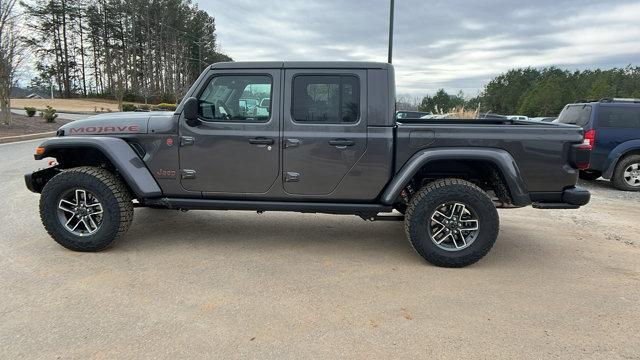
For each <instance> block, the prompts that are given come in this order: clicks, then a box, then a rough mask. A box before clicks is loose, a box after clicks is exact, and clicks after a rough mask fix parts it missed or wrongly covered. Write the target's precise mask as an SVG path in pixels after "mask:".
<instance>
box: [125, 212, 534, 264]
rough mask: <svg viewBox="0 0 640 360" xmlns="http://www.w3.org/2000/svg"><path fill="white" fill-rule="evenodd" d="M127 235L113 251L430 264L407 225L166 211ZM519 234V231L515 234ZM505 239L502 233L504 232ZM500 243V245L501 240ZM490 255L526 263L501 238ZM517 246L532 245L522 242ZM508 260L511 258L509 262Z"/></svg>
mask: <svg viewBox="0 0 640 360" xmlns="http://www.w3.org/2000/svg"><path fill="white" fill-rule="evenodd" d="M134 219H135V220H134V223H133V224H132V226H131V228H130V230H129V232H128V233H127V235H126V236H125V238H124V239H123V240H122V241H121V242H119V243H118V245H117V246H116V247H115V248H114V250H115V251H163V250H164V249H174V248H176V247H182V248H194V247H195V248H197V249H198V251H204V252H211V253H212V254H214V253H220V252H229V251H244V252H247V253H248V254H249V255H251V254H253V255H258V254H259V255H268V254H270V253H271V254H273V253H280V252H282V251H284V250H286V251H290V250H295V251H300V254H301V255H308V254H314V255H319V256H330V257H332V258H336V257H337V258H343V259H346V260H357V261H378V262H379V261H389V262H392V263H397V262H403V263H414V264H422V265H427V263H426V262H425V261H424V260H423V259H422V258H421V257H420V256H419V255H418V254H416V253H415V252H414V250H413V248H412V247H411V245H410V244H409V242H408V240H407V239H406V237H405V233H404V223H403V222H399V221H398V222H396V221H377V222H368V221H363V220H362V219H360V218H358V217H356V216H346V215H345V216H341V215H319V214H296V213H275V212H273V213H265V214H260V215H258V214H256V213H255V212H250V211H244V212H241V211H189V212H187V213H183V212H179V211H167V210H157V209H137V210H136V214H135V217H134ZM516 231H517V230H516ZM503 233H504V232H503ZM500 238H502V239H500ZM500 238H499V239H498V241H497V243H496V245H495V246H494V248H493V249H492V251H491V252H490V253H489V255H488V256H487V257H486V258H485V259H484V260H483V261H481V262H480V263H479V264H476V265H474V266H493V265H496V266H500V264H501V263H504V261H505V260H506V261H508V262H518V258H520V257H524V256H525V254H523V253H522V252H521V251H513V249H514V245H516V247H517V244H512V243H511V240H515V239H505V238H504V236H500ZM518 241H528V240H527V239H522V238H519V239H518ZM507 254H508V256H506V255H507Z"/></svg>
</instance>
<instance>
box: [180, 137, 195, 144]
mask: <svg viewBox="0 0 640 360" xmlns="http://www.w3.org/2000/svg"><path fill="white" fill-rule="evenodd" d="M195 142H196V139H195V138H194V137H193V136H180V146H190V145H193V144H195Z"/></svg>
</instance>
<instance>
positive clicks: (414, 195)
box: [25, 62, 590, 267]
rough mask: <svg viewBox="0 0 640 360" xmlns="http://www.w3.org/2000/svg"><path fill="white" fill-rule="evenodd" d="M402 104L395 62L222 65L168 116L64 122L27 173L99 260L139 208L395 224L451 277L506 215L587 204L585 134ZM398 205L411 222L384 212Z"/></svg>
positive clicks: (57, 222)
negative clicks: (410, 111) (254, 97)
mask: <svg viewBox="0 0 640 360" xmlns="http://www.w3.org/2000/svg"><path fill="white" fill-rule="evenodd" d="M252 88H260V89H261V90H260V92H261V93H267V96H269V97H268V98H265V100H263V101H262V102H261V104H260V108H262V109H263V111H262V112H256V113H255V114H250V113H247V111H246V110H244V109H243V108H242V104H243V100H242V94H244V93H246V92H247V91H248V89H252ZM395 100H396V99H395V82H394V70H393V67H392V66H391V65H389V64H383V63H365V62H248V63H243V62H232V63H218V64H215V65H212V66H210V67H209V68H207V69H206V70H205V71H204V72H203V73H202V74H201V75H200V77H199V78H198V79H197V80H196V82H195V83H194V84H193V85H192V87H191V88H190V89H189V90H188V92H187V94H186V96H185V98H184V100H183V101H182V102H181V103H180V105H179V106H178V108H177V109H176V111H175V112H173V113H169V112H167V113H127V114H111V115H98V116H95V117H92V118H89V119H86V120H80V121H74V122H72V123H69V124H66V125H64V126H62V127H61V128H60V129H59V130H58V132H57V137H55V138H52V139H49V140H46V141H44V142H43V143H42V145H41V146H40V147H38V148H37V149H36V155H35V158H36V159H44V158H46V157H52V158H55V159H56V160H57V163H58V165H56V166H54V167H50V168H47V169H44V170H41V171H37V172H34V173H31V174H27V175H26V176H25V180H26V185H27V187H28V188H29V189H30V190H32V191H34V192H39V193H42V196H41V197H40V215H41V219H42V221H43V223H44V226H45V228H46V230H47V231H48V232H49V234H50V235H51V236H52V237H53V238H54V239H55V240H56V241H57V242H58V243H60V244H61V245H63V246H65V247H67V248H69V249H72V250H76V251H99V250H102V249H104V248H106V247H108V246H110V245H111V244H112V243H113V242H114V240H116V239H117V238H118V237H120V236H122V235H123V234H124V233H125V232H126V230H127V228H128V227H129V225H130V224H131V220H132V217H133V207H134V202H133V200H134V199H135V200H136V201H135V204H136V206H140V207H154V208H165V209H176V210H191V209H208V210H253V211H258V212H262V211H296V212H305V213H329V214H351V215H357V216H360V217H361V218H363V219H365V220H371V221H373V220H401V221H404V224H405V233H406V235H407V237H408V238H409V240H410V242H411V244H412V245H413V247H414V249H415V250H416V252H417V253H418V254H420V255H421V256H422V257H423V258H425V259H426V260H428V261H430V262H431V263H433V264H436V265H439V266H449V267H460V266H465V265H469V264H471V263H474V262H476V261H478V260H479V259H480V258H482V257H483V256H484V255H485V254H487V252H489V250H490V249H491V247H492V246H493V244H494V242H495V240H496V238H497V236H498V229H499V219H498V212H497V210H496V207H504V208H516V207H523V206H528V205H533V206H535V207H538V208H551V209H559V208H560V209H575V208H578V207H580V206H582V205H585V204H587V203H588V202H589V196H590V195H589V192H588V191H586V190H584V189H581V188H579V187H576V186H575V184H576V181H577V179H578V170H577V169H578V168H579V167H585V166H587V162H588V151H586V150H583V149H582V142H583V132H582V129H581V128H580V127H577V126H573V125H566V124H542V123H533V122H530V121H521V122H518V121H511V120H505V119H498V120H494V119H462V120H460V119H458V120H456V119H440V120H433V121H431V120H428V119H417V120H411V119H402V120H396V119H395V116H394V115H395V114H394V107H395ZM394 209H396V210H398V211H399V212H400V213H401V214H403V215H401V216H399V215H391V216H389V215H381V214H389V213H391V212H392V211H393V210H394ZM218 226H224V224H223V223H220V224H218ZM257 241H258V240H257ZM300 241H305V239H304V238H301V239H300Z"/></svg>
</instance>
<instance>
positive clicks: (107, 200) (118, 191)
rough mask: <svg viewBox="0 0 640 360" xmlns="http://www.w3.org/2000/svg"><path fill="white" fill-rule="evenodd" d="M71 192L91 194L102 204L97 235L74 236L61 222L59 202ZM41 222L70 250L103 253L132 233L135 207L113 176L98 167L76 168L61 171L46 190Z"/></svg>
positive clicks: (43, 194)
mask: <svg viewBox="0 0 640 360" xmlns="http://www.w3.org/2000/svg"><path fill="white" fill-rule="evenodd" d="M72 189H85V190H88V191H89V192H91V193H93V194H95V195H96V196H97V197H98V198H99V200H100V202H101V204H102V208H103V217H102V223H101V225H100V228H99V229H98V230H97V231H96V232H95V233H94V234H91V235H85V236H78V235H75V234H73V233H71V232H70V231H68V230H67V229H66V228H65V227H64V225H63V224H62V223H61V221H60V220H59V219H58V215H57V212H58V203H59V201H60V198H61V196H62V195H63V194H64V193H65V192H68V191H70V190H72ZM40 219H41V220H42V223H43V224H44V227H45V229H46V230H47V232H48V233H49V235H51V237H52V238H53V239H54V240H55V241H56V242H57V243H58V244H60V245H62V246H64V247H66V248H67V249H70V250H73V251H83V252H92V251H101V250H104V249H106V248H108V247H109V246H111V245H113V244H114V243H115V241H116V240H117V239H119V238H120V237H122V235H124V233H125V232H126V231H127V230H128V229H129V226H130V225H131V221H132V220H133V203H132V202H131V195H130V193H129V190H128V189H127V187H126V186H125V185H124V184H123V183H122V181H120V180H119V179H118V177H116V176H115V175H114V174H112V173H110V172H109V171H107V170H105V169H102V168H98V167H90V166H86V167H77V168H72V169H69V170H65V171H62V172H61V173H59V174H58V175H56V176H54V177H53V178H52V179H51V180H50V181H49V182H48V183H47V184H46V185H45V186H44V188H43V189H42V196H41V197H40Z"/></svg>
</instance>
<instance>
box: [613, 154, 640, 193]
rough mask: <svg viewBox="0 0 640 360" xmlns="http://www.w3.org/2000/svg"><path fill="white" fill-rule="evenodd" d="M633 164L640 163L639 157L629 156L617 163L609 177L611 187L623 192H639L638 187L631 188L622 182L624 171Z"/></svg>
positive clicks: (639, 187) (639, 188)
mask: <svg viewBox="0 0 640 360" xmlns="http://www.w3.org/2000/svg"><path fill="white" fill-rule="evenodd" d="M635 163H640V155H630V156H627V157H625V158H623V159H622V160H620V161H618V163H617V164H616V168H615V170H613V176H612V177H611V182H612V183H613V186H615V187H616V188H618V189H620V190H623V191H640V186H631V185H629V184H627V182H626V181H625V180H624V171H625V169H626V168H627V167H628V166H629V165H631V164H635Z"/></svg>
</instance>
